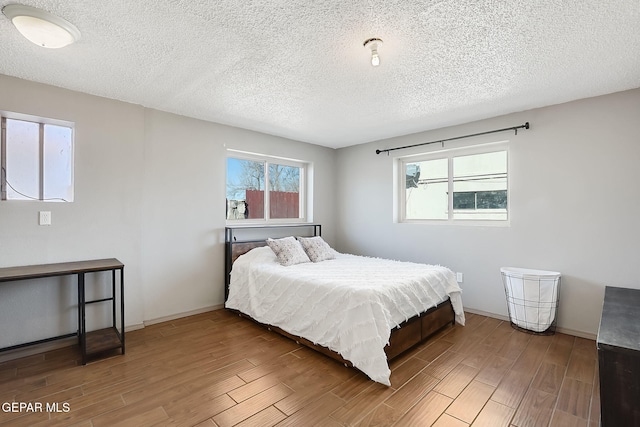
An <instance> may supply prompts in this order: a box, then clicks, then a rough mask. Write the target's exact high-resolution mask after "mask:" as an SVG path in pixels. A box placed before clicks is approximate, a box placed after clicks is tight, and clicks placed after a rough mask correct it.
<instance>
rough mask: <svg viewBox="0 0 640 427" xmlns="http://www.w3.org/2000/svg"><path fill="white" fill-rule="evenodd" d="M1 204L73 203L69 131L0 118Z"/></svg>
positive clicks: (64, 127)
mask: <svg viewBox="0 0 640 427" xmlns="http://www.w3.org/2000/svg"><path fill="white" fill-rule="evenodd" d="M1 121H2V138H1V140H0V148H1V150H0V152H1V155H0V164H1V166H2V168H1V174H0V186H1V199H2V200H40V201H58V202H71V201H73V127H72V126H71V125H66V124H65V125H62V124H58V123H55V122H54V121H53V120H51V121H48V120H45V121H43V120H39V119H36V118H33V119H31V118H27V119H23V116H22V115H21V118H20V119H17V118H8V117H5V116H2V117H1Z"/></svg>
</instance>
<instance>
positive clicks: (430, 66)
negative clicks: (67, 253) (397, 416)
mask: <svg viewBox="0 0 640 427" xmlns="http://www.w3.org/2000/svg"><path fill="white" fill-rule="evenodd" d="M8 3H13V2H10V1H2V0H0V5H1V6H4V5H6V4H8ZM22 3H23V4H27V5H29V6H34V7H39V8H42V9H44V10H47V11H49V12H52V13H54V14H56V15H59V16H61V17H63V18H65V19H67V20H68V21H70V22H72V23H73V24H75V25H76V26H77V27H78V28H79V29H80V31H81V33H82V39H81V40H80V41H79V42H78V43H76V44H73V45H71V46H68V47H66V48H63V49H58V50H52V49H44V48H39V47H38V46H36V45H33V44H31V43H30V42H29V41H27V40H26V39H24V38H23V37H22V36H21V35H20V34H19V33H18V32H17V30H16V29H15V28H14V27H13V25H12V24H11V22H10V21H9V20H8V19H6V17H5V16H4V15H0V73H2V74H5V75H9V76H15V77H19V78H23V79H27V80H32V81H36V82H42V83H46V84H50V85H54V86H60V87H63V88H68V89H72V90H76V91H80V92H86V93H89V94H94V95H99V96H104V97H107V98H113V99H117V100H122V101H126V102H131V103H135V104H140V105H143V106H145V107H150V108H155V109H158V110H163V111H169V112H173V113H177V114H181V115H185V116H190V117H195V118H200V119H204V120H209V121H214V122H218V123H223V124H228V125H233V126H238V127H242V128H246V129H252V130H257V131H261V132H264V133H269V134H273V135H279V136H283V137H287V138H291V139H295V140H299V141H305V142H310V143H314V144H320V145H324V146H328V147H344V146H348V145H354V144H360V143H364V142H369V141H374V140H378V139H383V138H389V137H393V136H398V135H404V134H409V133H414V132H419V131H423V130H429V129H434V128H439V127H443V126H448V125H455V124H459V123H465V122H469V121H473V120H478V119H483V118H487V117H493V116H497V115H501V114H506V113H511V112H515V111H522V110H526V109H530V108H536V107H542V106H546V105H551V104H557V103H561V102H566V101H570V100H574V99H580V98H586V97H591V96H597V95H602V94H606V93H612V92H617V91H622V90H627V89H631V88H636V87H640V1H639V0H606V1H603V0H583V1H567V0H536V1H530V0H518V1H500V0H484V1H482V0H481V1H469V0H464V1H462V0H433V1H417V0H413V1H407V0H385V1H382V0H370V1H366V0H360V1H358V0H350V1H344V0H314V1H309V0H271V1H269V0H217V1H206V0H166V1H162V0H131V1H125V0H118V1H109V0H105V1H94V0H64V1H63V0H24V1H23V2H22ZM370 37H379V38H381V39H383V40H384V45H383V46H382V47H381V48H380V49H379V53H380V57H381V65H380V66H379V67H377V68H374V67H372V66H371V64H370V62H369V60H370V59H369V58H370V52H368V51H367V49H365V48H364V47H363V45H362V43H363V42H364V41H365V40H366V39H368V38H370ZM0 108H2V106H1V94H0Z"/></svg>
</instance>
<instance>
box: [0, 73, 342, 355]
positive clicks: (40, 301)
mask: <svg viewBox="0 0 640 427" xmlns="http://www.w3.org/2000/svg"><path fill="white" fill-rule="evenodd" d="M0 93H2V97H1V98H0V110H3V111H11V112H18V113H24V114H29V115H35V116H42V117H48V118H56V119H60V120H67V121H72V122H75V131H76V134H75V200H74V202H73V203H46V202H24V201H6V202H0V267H6V266H15V265H27V264H39V263H50V262H64V261H73V260H83V259H93V258H110V257H116V258H118V259H120V260H121V261H122V262H123V263H124V264H125V288H126V290H125V319H126V325H127V326H139V325H142V324H143V322H145V321H153V320H157V319H161V318H165V317H173V316H176V315H180V314H183V313H188V312H193V311H198V310H205V309H208V308H211V307H215V306H219V305H221V304H222V303H223V295H224V290H223V285H224V275H223V271H224V260H223V253H224V251H223V239H224V226H225V204H224V196H225V166H226V162H225V155H226V153H225V150H226V148H225V144H226V146H227V147H229V148H236V149H244V150H251V151H255V152H261V153H269V154H273V155H282V156H286V157H296V158H300V159H304V160H308V161H311V162H313V165H314V170H315V180H314V188H313V202H314V206H315V215H314V218H313V219H314V221H316V222H320V223H322V224H323V225H324V226H325V227H324V230H326V233H325V236H326V238H327V240H328V241H330V242H333V240H334V233H333V230H335V214H334V212H333V210H332V206H333V188H334V186H335V181H334V177H333V168H334V166H335V154H336V152H335V150H332V149H328V148H324V147H319V146H315V145H310V144H304V143H300V142H295V141H290V140H286V139H283V138H278V137H273V136H269V135H264V134H260V133H256V132H251V131H246V130H242V129H238V128H232V127H229V126H223V125H219V124H215V123H208V122H204V121H200V120H195V119H190V118H186V117H182V116H177V115H174V114H168V113H162V112H159V111H155V110H150V109H146V108H144V107H141V106H137V105H132V104H127V103H123V102H118V101H113V100H109V99H104V98H100V97H95V96H91V95H86V94H81V93H77V92H72V91H67V90H64V89H60V88H56V87H51V86H47V85H42V84H37V83H33V82H28V81H24V80H20V79H15V78H12V77H8V76H3V75H0ZM40 210H50V211H51V212H52V225H51V226H39V225H38V211H40ZM107 279H108V277H106V278H105V277H102V276H98V277H96V278H95V281H96V282H97V283H96V285H98V287H102V286H103V285H104V283H106V282H108V280H107ZM75 304H76V288H75V278H74V279H70V278H63V279H52V280H37V281H28V282H11V283H4V284H0V347H6V346H10V345H15V344H19V343H22V342H26V341H31V340H36V339H40V338H45V337H49V336H53V335H58V334H63V333H68V332H74V331H75V329H76V325H77V323H76V322H77V320H76V305H75ZM99 310H100V309H98V311H99ZM88 313H89V312H88ZM103 314H104V313H102V312H95V311H94V312H93V314H88V316H89V327H90V328H91V327H92V326H94V324H100V322H101V319H102V316H103ZM98 326H100V325H98Z"/></svg>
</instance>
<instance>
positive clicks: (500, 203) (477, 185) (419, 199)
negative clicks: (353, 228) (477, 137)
mask: <svg viewBox="0 0 640 427" xmlns="http://www.w3.org/2000/svg"><path fill="white" fill-rule="evenodd" d="M507 154H508V153H507V147H506V145H505V144H490V145H485V146H479V147H474V148H467V149H456V150H447V151H440V152H436V153H429V154H423V155H417V156H411V157H406V158H402V159H400V160H399V163H398V164H399V169H400V174H401V179H400V183H401V185H400V187H401V191H400V192H399V194H400V195H401V196H400V198H399V199H400V200H399V203H400V213H401V218H400V220H401V221H403V222H423V221H446V222H456V221H460V222H468V223H470V222H473V221H481V222H488V221H503V222H504V221H507V220H508V219H509V216H508V215H509V204H508V190H509V188H508V167H507V166H508V155H507Z"/></svg>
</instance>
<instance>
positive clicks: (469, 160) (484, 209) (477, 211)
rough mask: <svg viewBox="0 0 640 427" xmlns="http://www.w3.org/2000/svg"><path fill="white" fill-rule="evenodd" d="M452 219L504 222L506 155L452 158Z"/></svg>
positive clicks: (493, 154)
mask: <svg viewBox="0 0 640 427" xmlns="http://www.w3.org/2000/svg"><path fill="white" fill-rule="evenodd" d="M453 207H454V212H453V218H454V219H479V220H506V219H507V152H506V151H497V152H494V153H483V154H473V155H469V156H460V157H454V158H453Z"/></svg>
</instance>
